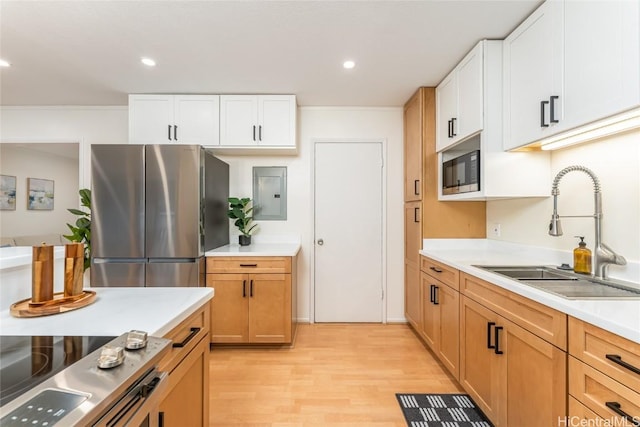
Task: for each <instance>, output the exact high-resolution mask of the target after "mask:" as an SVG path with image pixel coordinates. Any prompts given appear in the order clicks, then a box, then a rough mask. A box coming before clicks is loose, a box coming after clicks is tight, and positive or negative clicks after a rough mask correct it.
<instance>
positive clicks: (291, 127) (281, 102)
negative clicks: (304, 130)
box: [257, 95, 296, 146]
mask: <svg viewBox="0 0 640 427" xmlns="http://www.w3.org/2000/svg"><path fill="white" fill-rule="evenodd" d="M295 120H296V101H295V97H294V96H293V95H260V96H258V138H257V139H258V145H265V146H295V141H296V140H295V138H296V136H295V129H296V126H295Z"/></svg>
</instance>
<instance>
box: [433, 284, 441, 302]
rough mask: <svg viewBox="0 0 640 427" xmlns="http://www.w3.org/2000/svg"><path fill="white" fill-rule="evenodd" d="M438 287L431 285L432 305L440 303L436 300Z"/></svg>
mask: <svg viewBox="0 0 640 427" xmlns="http://www.w3.org/2000/svg"><path fill="white" fill-rule="evenodd" d="M438 289H440V286H436V285H433V305H440V301H438Z"/></svg>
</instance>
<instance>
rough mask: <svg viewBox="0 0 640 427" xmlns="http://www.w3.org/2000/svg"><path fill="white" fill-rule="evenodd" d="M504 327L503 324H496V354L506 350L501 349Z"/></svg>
mask: <svg viewBox="0 0 640 427" xmlns="http://www.w3.org/2000/svg"><path fill="white" fill-rule="evenodd" d="M502 329H503V327H502V326H496V328H495V329H494V332H495V334H496V339H495V342H496V346H495V353H496V354H503V353H504V352H503V351H502V350H500V331H501V330H502Z"/></svg>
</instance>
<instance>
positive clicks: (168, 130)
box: [167, 125, 171, 141]
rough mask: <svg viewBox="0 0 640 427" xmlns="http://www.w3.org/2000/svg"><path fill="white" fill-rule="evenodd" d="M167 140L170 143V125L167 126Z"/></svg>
mask: <svg viewBox="0 0 640 427" xmlns="http://www.w3.org/2000/svg"><path fill="white" fill-rule="evenodd" d="M167 138H169V141H171V125H167Z"/></svg>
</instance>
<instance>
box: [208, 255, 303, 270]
mask: <svg viewBox="0 0 640 427" xmlns="http://www.w3.org/2000/svg"><path fill="white" fill-rule="evenodd" d="M207 273H291V257H207Z"/></svg>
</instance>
